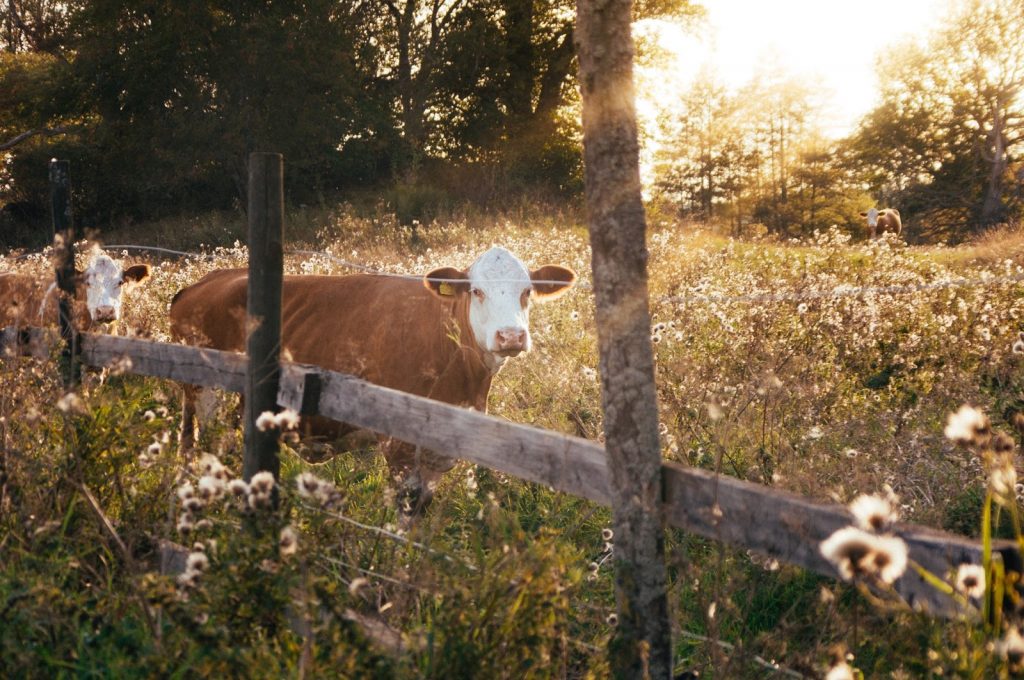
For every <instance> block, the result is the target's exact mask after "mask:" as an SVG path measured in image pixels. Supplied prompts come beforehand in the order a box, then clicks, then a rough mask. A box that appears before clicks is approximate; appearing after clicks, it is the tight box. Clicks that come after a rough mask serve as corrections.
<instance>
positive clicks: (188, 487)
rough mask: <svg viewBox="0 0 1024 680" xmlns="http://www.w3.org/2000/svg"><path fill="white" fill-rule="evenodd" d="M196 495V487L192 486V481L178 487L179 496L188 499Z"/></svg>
mask: <svg viewBox="0 0 1024 680" xmlns="http://www.w3.org/2000/svg"><path fill="white" fill-rule="evenodd" d="M195 495H196V490H195V487H193V486H192V482H185V483H184V484H182V485H181V486H179V487H178V498H180V499H181V500H183V501H184V500H186V499H188V498H192V497H193V496H195Z"/></svg>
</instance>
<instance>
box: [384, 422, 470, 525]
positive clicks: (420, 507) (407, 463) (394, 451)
mask: <svg viewBox="0 0 1024 680" xmlns="http://www.w3.org/2000/svg"><path fill="white" fill-rule="evenodd" d="M381 450H382V451H383V452H384V457H385V459H387V462H388V470H389V471H390V473H391V481H392V483H393V484H394V486H395V490H396V492H397V496H396V499H395V500H396V501H397V503H398V519H399V523H400V524H401V525H402V526H403V527H409V526H410V525H412V524H413V523H414V522H415V521H416V519H418V518H419V517H421V516H422V515H423V513H424V512H426V510H427V506H429V505H430V501H431V500H433V497H434V489H435V488H436V487H437V482H438V481H439V480H440V479H441V476H442V475H443V474H444V473H445V472H447V471H448V470H451V469H452V467H453V466H454V465H455V461H454V460H453V459H451V458H446V457H445V456H439V455H437V454H436V453H434V452H433V451H428V450H427V449H424V448H423V447H420V446H413V445H411V444H406V443H405V442H400V441H398V440H395V439H387V440H384V441H383V443H382V445H381Z"/></svg>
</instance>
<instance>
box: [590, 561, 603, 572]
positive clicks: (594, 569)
mask: <svg viewBox="0 0 1024 680" xmlns="http://www.w3.org/2000/svg"><path fill="white" fill-rule="evenodd" d="M600 568H601V565H599V564H598V563H597V562H591V563H590V564H588V565H587V571H589V572H590V573H591V574H594V573H597V570H598V569H600Z"/></svg>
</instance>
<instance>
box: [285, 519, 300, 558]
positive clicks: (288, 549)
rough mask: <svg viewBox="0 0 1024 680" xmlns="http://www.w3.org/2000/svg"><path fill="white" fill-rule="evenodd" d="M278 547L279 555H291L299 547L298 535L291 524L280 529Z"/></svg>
mask: <svg viewBox="0 0 1024 680" xmlns="http://www.w3.org/2000/svg"><path fill="white" fill-rule="evenodd" d="M280 548H281V557H287V556H288V555H293V554H295V551H296V550H298V549H299V535H298V533H296V531H295V529H293V528H292V527H291V526H286V527H285V528H284V529H281V538H280Z"/></svg>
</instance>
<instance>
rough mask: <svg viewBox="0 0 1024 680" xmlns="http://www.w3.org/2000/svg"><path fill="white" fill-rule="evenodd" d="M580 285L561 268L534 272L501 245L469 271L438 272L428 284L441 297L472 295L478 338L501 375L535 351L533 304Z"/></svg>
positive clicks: (472, 322) (472, 320)
mask: <svg viewBox="0 0 1024 680" xmlns="http://www.w3.org/2000/svg"><path fill="white" fill-rule="evenodd" d="M575 281H576V274H575V273H574V272H573V271H572V270H570V269H567V268H565V267H560V266H558V265H546V266H544V267H541V268H540V269H538V270H536V271H534V272H530V271H529V270H528V269H527V268H526V266H525V265H523V263H522V262H520V261H519V258H517V257H516V256H515V255H513V254H512V253H510V252H509V251H508V250H506V249H504V248H500V247H497V246H495V247H494V248H491V249H490V250H488V251H487V252H486V253H484V254H483V255H481V256H480V257H479V258H478V259H477V260H476V262H474V263H473V264H472V265H470V267H469V269H467V270H466V271H459V270H457V269H454V268H452V267H444V268H442V269H435V270H434V271H432V272H430V273H429V274H427V277H426V280H425V284H426V285H427V287H428V288H430V289H431V290H433V291H434V292H435V293H437V294H438V295H442V296H445V295H468V296H469V325H470V328H471V330H472V332H473V338H474V340H476V344H477V346H478V347H479V348H480V350H481V351H483V353H484V357H485V361H486V363H487V364H488V366H489V367H490V368H491V370H493V371H497V370H498V368H500V367H501V365H502V364H503V363H504V362H505V359H507V358H508V357H514V356H517V355H519V354H521V353H523V352H528V351H530V344H531V341H530V299H531V298H532V297H536V298H537V299H539V300H550V299H554V298H556V297H558V296H559V295H561V294H562V293H564V292H565V291H566V290H568V289H569V288H570V287H571V286H572V285H573V283H574V282H575Z"/></svg>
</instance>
